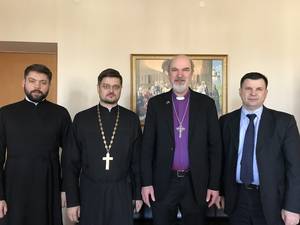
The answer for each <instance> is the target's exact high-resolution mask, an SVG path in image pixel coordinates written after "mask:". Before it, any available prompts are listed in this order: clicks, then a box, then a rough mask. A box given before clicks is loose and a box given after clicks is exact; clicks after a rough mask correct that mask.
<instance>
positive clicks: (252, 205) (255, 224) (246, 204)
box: [225, 185, 267, 225]
mask: <svg viewBox="0 0 300 225" xmlns="http://www.w3.org/2000/svg"><path fill="white" fill-rule="evenodd" d="M238 192H239V193H238V201H237V204H236V207H235V210H234V212H233V213H232V214H231V215H230V217H229V221H230V225H267V222H266V220H265V216H264V214H263V209H262V204H261V200H260V193H259V189H255V188H252V189H248V188H246V187H245V186H243V185H239V190H238ZM225 204H226V199H225Z"/></svg>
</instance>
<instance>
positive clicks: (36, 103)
mask: <svg viewBox="0 0 300 225" xmlns="http://www.w3.org/2000/svg"><path fill="white" fill-rule="evenodd" d="M25 99H26V100H27V101H28V102H31V103H33V104H35V106H37V105H38V104H39V102H34V101H31V100H30V99H29V98H28V97H27V96H25ZM44 100H45V98H44V99H43V100H42V101H44Z"/></svg>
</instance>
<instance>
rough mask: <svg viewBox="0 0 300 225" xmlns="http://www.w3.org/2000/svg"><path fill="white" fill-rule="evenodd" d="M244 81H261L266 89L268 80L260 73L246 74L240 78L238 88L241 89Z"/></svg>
mask: <svg viewBox="0 0 300 225" xmlns="http://www.w3.org/2000/svg"><path fill="white" fill-rule="evenodd" d="M246 79H250V80H259V79H263V80H264V82H265V84H266V87H268V78H267V77H266V76H265V75H263V74H261V73H258V72H250V73H246V74H245V75H244V76H243V77H242V78H241V81H240V87H242V85H243V83H244V81H245V80H246Z"/></svg>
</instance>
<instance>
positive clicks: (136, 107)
mask: <svg viewBox="0 0 300 225" xmlns="http://www.w3.org/2000/svg"><path fill="white" fill-rule="evenodd" d="M174 56H175V55H173V54H159V55H156V54H155V55H154V54H132V55H131V82H132V83H131V109H132V110H133V111H135V112H136V113H137V114H138V116H139V118H140V121H141V123H142V124H144V121H145V117H146V112H147V104H148V101H149V99H150V98H151V97H153V96H155V95H158V94H161V93H164V92H167V91H169V90H170V89H171V86H170V83H169V79H168V68H169V63H170V59H171V58H172V57H174ZM187 56H189V57H190V58H191V59H192V60H193V63H194V73H193V77H192V81H191V84H190V87H191V88H192V89H193V90H194V91H197V92H199V93H202V94H205V95H208V96H210V97H211V98H212V99H213V100H214V101H215V104H216V109H217V112H218V115H219V116H220V115H222V114H224V113H226V111H227V55H198V54H193V55H190V54H187Z"/></svg>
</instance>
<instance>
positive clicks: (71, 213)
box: [67, 206, 80, 223]
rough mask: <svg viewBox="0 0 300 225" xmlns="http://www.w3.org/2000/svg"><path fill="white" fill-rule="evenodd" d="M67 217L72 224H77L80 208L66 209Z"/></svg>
mask: <svg viewBox="0 0 300 225" xmlns="http://www.w3.org/2000/svg"><path fill="white" fill-rule="evenodd" d="M67 215H68V217H69V219H70V220H71V221H72V222H75V223H79V218H80V206H75V207H70V208H67Z"/></svg>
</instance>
